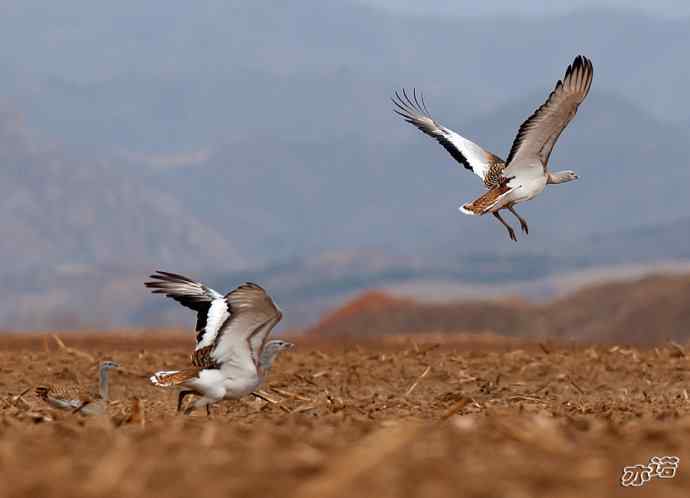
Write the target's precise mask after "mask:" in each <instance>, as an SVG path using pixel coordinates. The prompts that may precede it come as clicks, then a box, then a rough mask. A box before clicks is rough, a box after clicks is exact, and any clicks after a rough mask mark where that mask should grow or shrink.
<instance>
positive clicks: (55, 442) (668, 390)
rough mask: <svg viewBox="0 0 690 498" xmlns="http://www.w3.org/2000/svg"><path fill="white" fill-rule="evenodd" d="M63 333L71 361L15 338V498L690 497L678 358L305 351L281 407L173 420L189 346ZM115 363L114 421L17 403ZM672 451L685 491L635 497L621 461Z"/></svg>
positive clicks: (674, 484) (0, 358)
mask: <svg viewBox="0 0 690 498" xmlns="http://www.w3.org/2000/svg"><path fill="white" fill-rule="evenodd" d="M61 337H62V339H63V340H64V342H65V343H66V345H67V347H68V348H73V349H64V348H58V347H57V346H56V343H55V341H54V340H53V339H52V338H50V337H49V338H46V339H43V338H41V337H36V336H31V337H30V338H26V337H25V338H16V337H11V336H0V348H2V349H1V350H2V352H0V477H1V482H0V496H26V497H29V496H31V497H40V498H50V497H76V496H103V497H110V496H112V497H118V498H122V497H138V496H142V497H143V496H146V497H165V498H175V497H192V496H193V497H207V496H225V497H259V496H260V497H263V498H271V497H278V496H291V497H300V498H302V497H305V498H308V497H315V498H317V497H318V498H328V497H335V496H341V497H353V498H354V497H365V496H371V497H407V496H423V497H425V498H434V497H453V498H459V497H515V498H522V497H525V498H527V497H551V498H559V497H617V496H621V497H622V496H653V497H663V496H669V497H679V498H680V497H683V498H685V497H688V496H690V399H689V397H688V389H690V357H686V356H685V355H684V354H685V352H684V349H683V348H682V347H680V346H664V347H658V348H652V349H645V350H642V349H635V348H629V347H616V346H610V345H607V346H573V345H569V344H561V345H556V344H547V345H545V346H539V345H536V344H527V343H517V342H514V341H513V342H507V341H506V342H503V341H502V340H500V339H487V340H481V341H479V340H477V341H474V340H458V341H457V342H454V343H444V344H440V345H437V344H434V343H430V342H428V341H417V342H415V341H414V340H413V339H410V338H404V339H400V340H398V341H390V342H379V343H367V344H363V345H354V344H347V345H343V344H338V343H335V342H322V343H319V342H315V340H313V339H310V340H305V341H303V342H300V340H299V339H296V340H295V342H296V343H297V349H295V350H294V351H292V352H289V353H287V354H285V355H284V356H282V357H280V358H279V359H278V361H277V363H276V365H275V368H274V371H273V372H272V373H271V376H270V378H269V379H268V381H267V383H266V385H264V386H263V392H265V393H266V394H267V395H268V396H269V397H270V398H271V399H272V401H274V403H268V402H265V401H261V400H254V399H252V398H251V397H249V398H247V399H246V400H241V401H237V402H229V401H228V402H223V403H220V404H218V405H216V406H215V407H214V410H213V415H212V416H211V417H210V418H208V417H206V415H205V413H203V412H200V413H195V414H194V415H192V416H190V417H184V416H178V415H176V413H175V411H174V408H175V401H176V393H175V392H174V391H168V390H163V389H157V388H155V387H153V386H151V385H149V384H148V382H147V381H146V376H147V374H149V373H150V372H152V371H153V370H155V369H160V368H166V369H167V368H171V367H181V366H185V365H187V362H188V351H187V348H188V347H189V345H190V343H191V338H190V337H189V336H172V335H170V336H167V335H159V334H155V335H150V336H147V335H108V336H103V335H98V336H93V337H83V336H73V335H69V334H65V335H62V336H61ZM90 356H91V357H93V359H91V358H90ZM106 358H112V359H115V360H116V361H118V362H120V364H121V365H122V366H123V368H122V370H121V371H113V374H112V377H111V381H112V388H111V397H112V398H113V400H114V402H113V403H111V406H110V414H109V416H107V417H106V416H104V417H90V418H88V417H84V416H81V415H73V414H70V413H65V412H57V411H55V410H52V409H50V408H47V407H46V406H45V405H43V404H42V402H41V401H40V400H39V399H37V398H36V397H35V395H33V394H32V391H29V392H28V393H27V394H25V395H24V396H23V397H22V398H18V397H17V396H16V395H17V394H18V393H20V392H22V391H24V390H25V389H27V388H30V387H33V386H35V385H36V384H39V383H45V382H56V381H65V382H69V381H72V382H74V381H79V382H81V383H85V384H90V383H94V384H95V378H96V368H97V365H96V362H97V361H98V360H101V359H106ZM135 397H136V398H139V399H140V400H141V401H140V402H139V403H140V406H141V407H142V409H143V413H142V416H141V417H136V416H135V417H134V419H133V420H130V421H129V423H128V422H127V419H128V417H129V415H130V412H131V409H132V406H133V403H134V402H133V401H132V399H133V398H135ZM666 455H674V456H678V457H679V458H680V465H679V468H678V471H677V474H676V476H675V478H673V479H661V478H655V479H652V480H650V481H649V482H647V483H646V484H645V485H644V486H642V487H640V488H632V487H622V486H621V485H620V478H621V474H622V472H623V467H624V466H631V465H635V464H646V463H647V462H648V461H649V459H650V458H651V457H652V456H666Z"/></svg>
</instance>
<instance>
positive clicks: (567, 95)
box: [505, 55, 594, 175]
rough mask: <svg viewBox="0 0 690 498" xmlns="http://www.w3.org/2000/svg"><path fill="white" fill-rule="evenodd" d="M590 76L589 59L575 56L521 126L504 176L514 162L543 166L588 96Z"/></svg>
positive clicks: (591, 73) (591, 69) (509, 155)
mask: <svg viewBox="0 0 690 498" xmlns="http://www.w3.org/2000/svg"><path fill="white" fill-rule="evenodd" d="M593 75H594V68H593V67H592V62H591V61H590V60H589V59H587V58H586V57H584V56H582V55H578V56H577V57H576V58H575V61H573V63H572V64H571V65H569V66H568V69H567V70H566V71H565V76H564V77H563V80H558V83H556V87H555V88H554V90H553V92H551V94H550V95H549V98H548V99H546V102H544V104H542V105H541V107H539V108H538V109H537V110H536V111H534V113H533V114H532V115H531V116H530V117H529V118H527V120H526V121H525V122H524V123H522V125H521V126H520V129H519V130H518V133H517V136H516V137H515V140H514V141H513V146H512V147H511V149H510V154H508V170H507V171H506V173H505V174H506V175H509V172H508V171H509V170H510V167H511V165H513V164H514V163H522V164H535V161H534V160H535V159H538V160H539V161H540V162H541V164H542V165H543V167H544V168H546V166H547V164H548V162H549V156H550V155H551V151H552V150H553V146H554V145H555V144H556V140H558V137H559V136H560V135H561V132H562V131H563V130H564V129H565V127H566V126H568V123H570V121H571V120H572V119H573V117H574V116H575V113H576V112H577V108H578V106H579V105H580V103H582V101H583V100H584V99H585V97H587V93H588V92H589V89H590V87H591V86H592V76H593Z"/></svg>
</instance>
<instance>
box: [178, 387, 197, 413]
mask: <svg viewBox="0 0 690 498" xmlns="http://www.w3.org/2000/svg"><path fill="white" fill-rule="evenodd" d="M190 394H194V391H180V394H178V395H177V411H178V412H180V411H182V403H183V402H184V399H185V398H186V397H187V396H189V395H190Z"/></svg>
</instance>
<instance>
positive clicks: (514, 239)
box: [492, 211, 517, 242]
mask: <svg viewBox="0 0 690 498" xmlns="http://www.w3.org/2000/svg"><path fill="white" fill-rule="evenodd" d="M492 214H493V215H494V216H495V217H496V219H498V221H500V222H501V223H502V224H503V226H504V227H506V229H507V230H508V236H509V237H510V239H511V240H513V241H515V242H517V237H516V236H515V231H514V230H513V229H512V227H511V226H510V225H509V224H508V223H506V221H505V220H504V219H503V218H501V215H500V214H498V211H494V212H493V213H492Z"/></svg>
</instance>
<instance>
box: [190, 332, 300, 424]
mask: <svg viewBox="0 0 690 498" xmlns="http://www.w3.org/2000/svg"><path fill="white" fill-rule="evenodd" d="M294 347H295V345H294V344H293V343H291V342H287V341H283V340H281V339H274V340H272V341H268V342H267V343H266V345H265V346H264V348H263V349H262V350H261V354H260V355H259V384H258V385H257V386H256V389H258V388H259V387H260V386H261V384H263V382H264V380H265V379H266V377H267V376H268V373H269V372H270V371H271V367H272V366H273V362H274V361H275V359H276V358H277V357H278V355H279V354H280V353H281V352H282V351H286V350H288V349H292V348H294ZM190 394H196V393H195V392H194V391H189V390H186V391H185V390H182V391H180V393H179V395H178V398H177V411H178V412H179V411H181V410H182V403H183V401H184V399H185V398H186V397H187V396H188V395H190ZM251 394H253V395H254V396H256V397H257V398H263V396H261V395H260V394H258V393H255V392H252V393H251ZM264 399H265V398H264ZM208 406H209V405H206V407H207V410H206V413H207V414H208V413H209V411H208Z"/></svg>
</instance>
